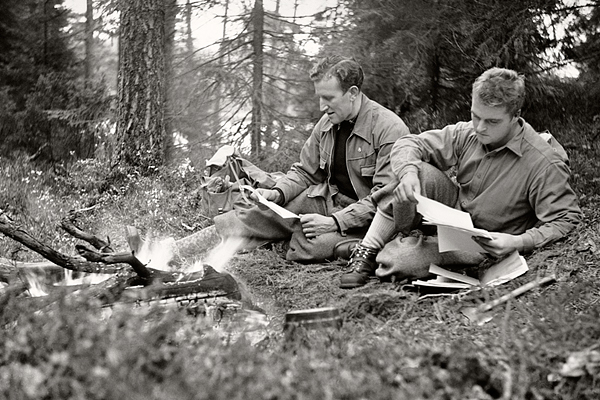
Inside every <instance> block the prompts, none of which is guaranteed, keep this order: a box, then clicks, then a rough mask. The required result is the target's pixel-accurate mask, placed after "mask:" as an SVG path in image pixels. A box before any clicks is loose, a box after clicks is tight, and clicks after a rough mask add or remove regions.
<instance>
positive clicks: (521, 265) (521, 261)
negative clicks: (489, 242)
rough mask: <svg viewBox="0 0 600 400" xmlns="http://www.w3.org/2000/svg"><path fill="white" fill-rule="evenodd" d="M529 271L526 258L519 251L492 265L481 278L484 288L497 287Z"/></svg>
mask: <svg viewBox="0 0 600 400" xmlns="http://www.w3.org/2000/svg"><path fill="white" fill-rule="evenodd" d="M527 271H529V267H528V266H527V262H526V261H525V258H524V257H523V256H521V255H519V252H518V251H516V250H515V251H514V252H512V253H511V254H510V255H509V256H508V257H506V258H504V259H503V260H502V261H500V262H498V263H496V264H494V265H492V266H491V267H490V268H488V269H487V271H485V272H484V274H483V276H482V277H481V285H482V286H497V285H501V284H503V283H505V282H508V281H510V280H512V279H515V278H516V277H518V276H521V275H523V274H524V273H525V272H527Z"/></svg>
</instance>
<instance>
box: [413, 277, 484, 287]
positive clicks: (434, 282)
mask: <svg viewBox="0 0 600 400" xmlns="http://www.w3.org/2000/svg"><path fill="white" fill-rule="evenodd" d="M412 284H413V285H416V286H427V287H435V288H446V289H469V288H472V287H473V285H469V284H468V283H464V282H457V281H449V280H447V279H445V278H443V277H440V276H438V277H437V278H436V279H429V280H426V281H425V280H420V279H417V280H415V281H413V283H412Z"/></svg>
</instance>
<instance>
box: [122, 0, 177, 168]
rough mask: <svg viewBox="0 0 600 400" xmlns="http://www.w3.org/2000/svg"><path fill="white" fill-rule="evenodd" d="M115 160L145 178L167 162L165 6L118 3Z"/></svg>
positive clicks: (152, 1) (143, 0) (138, 0)
mask: <svg viewBox="0 0 600 400" xmlns="http://www.w3.org/2000/svg"><path fill="white" fill-rule="evenodd" d="M120 11H121V21H120V22H121V23H120V29H121V40H120V45H121V46H120V57H119V58H120V63H119V83H118V98H119V104H118V111H117V135H118V149H117V160H118V163H119V164H121V165H123V166H128V167H133V168H135V169H137V170H138V171H139V172H141V173H143V174H149V173H152V172H155V171H156V168H157V167H159V166H161V165H163V164H164V157H165V151H164V146H165V126H164V113H165V92H164V88H163V87H164V82H165V57H164V43H165V13H166V5H165V1H163V0H121V1H120Z"/></svg>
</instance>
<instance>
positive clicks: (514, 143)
mask: <svg viewBox="0 0 600 400" xmlns="http://www.w3.org/2000/svg"><path fill="white" fill-rule="evenodd" d="M514 129H515V130H516V133H515V134H514V136H513V137H512V138H511V139H510V140H509V141H508V143H506V144H505V145H504V146H502V147H499V148H497V149H496V150H493V151H491V152H492V153H493V152H500V151H502V149H508V150H510V151H512V152H513V153H515V154H516V155H517V156H518V157H522V156H523V151H522V150H521V143H522V142H523V137H524V132H525V121H524V120H523V118H520V117H519V119H518V120H517V125H516V126H515V128H514Z"/></svg>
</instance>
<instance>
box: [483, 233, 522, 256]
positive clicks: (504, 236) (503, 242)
mask: <svg viewBox="0 0 600 400" xmlns="http://www.w3.org/2000/svg"><path fill="white" fill-rule="evenodd" d="M490 236H492V238H491V239H487V238H484V237H473V240H475V241H476V242H477V243H478V244H479V245H480V246H481V247H483V249H484V250H485V251H486V252H488V253H490V254H491V255H492V256H494V257H502V256H505V255H507V254H510V253H512V252H513V251H515V250H518V251H522V250H523V241H522V239H521V237H519V236H514V235H509V234H508V233H499V232H490Z"/></svg>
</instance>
